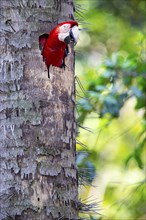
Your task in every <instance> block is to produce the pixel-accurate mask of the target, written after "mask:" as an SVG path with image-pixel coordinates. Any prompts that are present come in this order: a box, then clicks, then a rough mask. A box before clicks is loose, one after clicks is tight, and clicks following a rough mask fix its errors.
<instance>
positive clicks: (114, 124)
mask: <svg viewBox="0 0 146 220" xmlns="http://www.w3.org/2000/svg"><path fill="white" fill-rule="evenodd" d="M76 4H77V5H76V9H77V12H76V16H77V18H78V20H79V21H80V25H81V26H82V27H83V28H87V30H86V31H84V30H82V32H81V36H80V42H79V44H78V48H77V51H79V52H77V55H76V73H77V75H78V77H79V79H80V81H81V83H82V85H83V87H84V89H85V91H84V89H83V87H82V86H81V85H80V83H77V120H78V123H79V124H80V125H82V126H85V127H89V128H90V129H92V131H93V133H88V132H87V131H84V130H83V129H82V128H80V129H79V137H78V139H79V143H78V144H77V146H78V149H79V154H78V158H77V164H78V166H79V167H80V168H83V167H85V168H86V169H90V168H91V175H92V177H93V178H91V179H90V178H89V179H90V181H89V182H90V183H92V184H93V185H96V184H97V185H98V189H97V188H96V187H95V188H94V187H88V190H87V189H86V190H84V189H81V190H80V194H81V197H83V198H88V197H91V196H93V197H94V198H96V199H97V202H98V201H99V200H100V199H101V200H102V201H103V203H102V205H101V206H102V209H103V211H101V213H102V214H103V216H98V215H96V214H95V213H94V214H93V215H90V218H89V219H92V220H93V219H94V220H95V219H98V220H99V219H100V220H101V219H102V220H104V219H107V220H111V219H113V220H138V219H145V218H146V214H145V211H144V204H145V198H144V187H145V180H144V179H145V176H144V166H145V158H144V155H145V142H146V140H145V127H146V121H145V116H146V111H145V104H146V54H145V52H146V39H145V24H144V19H145V11H144V8H145V7H146V6H145V4H146V2H145V1H143V0H129V1H127V0H116V1H115V0H104V1H101V0H96V1H95V0H92V1H85V0H76ZM83 8H85V10H84V9H83ZM82 126H81V127H82ZM80 142H83V143H84V145H86V146H87V147H86V148H87V149H88V150H87V152H86V153H83V152H82V151H83V149H82V148H83V145H82V146H80ZM84 150H85V149H84ZM95 169H96V170H98V172H99V177H98V173H97V174H95ZM87 175H89V173H87ZM95 195H96V196H95ZM98 195H100V199H99V196H98ZM109 207H110V208H109Z"/></svg>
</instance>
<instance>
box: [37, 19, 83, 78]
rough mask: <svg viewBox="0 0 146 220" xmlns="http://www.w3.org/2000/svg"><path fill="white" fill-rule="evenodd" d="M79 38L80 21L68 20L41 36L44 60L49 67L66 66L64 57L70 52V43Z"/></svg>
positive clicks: (75, 41)
mask: <svg viewBox="0 0 146 220" xmlns="http://www.w3.org/2000/svg"><path fill="white" fill-rule="evenodd" d="M78 38H79V29H78V23H77V22H76V21H66V22H62V23H60V24H58V25H57V26H56V27H55V28H54V29H53V30H52V31H51V32H50V34H43V35H41V36H40V37H39V47H40V50H41V52H42V56H43V60H44V62H45V63H46V65H47V68H48V77H49V67H50V65H52V66H57V67H60V68H62V67H65V62H64V59H65V57H66V56H67V54H68V44H69V43H70V42H71V41H73V42H74V44H76V43H77V41H78Z"/></svg>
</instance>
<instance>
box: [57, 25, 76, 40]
mask: <svg viewBox="0 0 146 220" xmlns="http://www.w3.org/2000/svg"><path fill="white" fill-rule="evenodd" d="M56 29H57V33H58V40H59V41H62V42H64V43H66V44H69V43H70V42H71V41H72V42H74V44H76V43H77V41H78V39H79V29H78V23H77V22H76V21H66V22H62V23H60V24H59V25H58V26H57V27H56Z"/></svg>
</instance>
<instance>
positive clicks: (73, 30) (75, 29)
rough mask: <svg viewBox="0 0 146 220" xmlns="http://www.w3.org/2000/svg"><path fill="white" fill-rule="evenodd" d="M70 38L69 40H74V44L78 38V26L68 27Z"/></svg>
mask: <svg viewBox="0 0 146 220" xmlns="http://www.w3.org/2000/svg"><path fill="white" fill-rule="evenodd" d="M70 39H71V41H73V42H74V44H76V43H77V42H78V39H79V29H78V26H76V25H75V26H73V27H72V28H71V29H70Z"/></svg>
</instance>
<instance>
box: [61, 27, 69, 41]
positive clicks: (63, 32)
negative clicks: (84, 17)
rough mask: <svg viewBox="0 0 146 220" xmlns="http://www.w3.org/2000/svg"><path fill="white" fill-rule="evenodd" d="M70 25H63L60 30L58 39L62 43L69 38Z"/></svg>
mask: <svg viewBox="0 0 146 220" xmlns="http://www.w3.org/2000/svg"><path fill="white" fill-rule="evenodd" d="M70 26H71V25H70V24H63V25H62V26H61V27H60V28H59V34H58V39H59V40H60V41H64V39H65V38H66V37H67V36H69V33H70Z"/></svg>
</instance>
